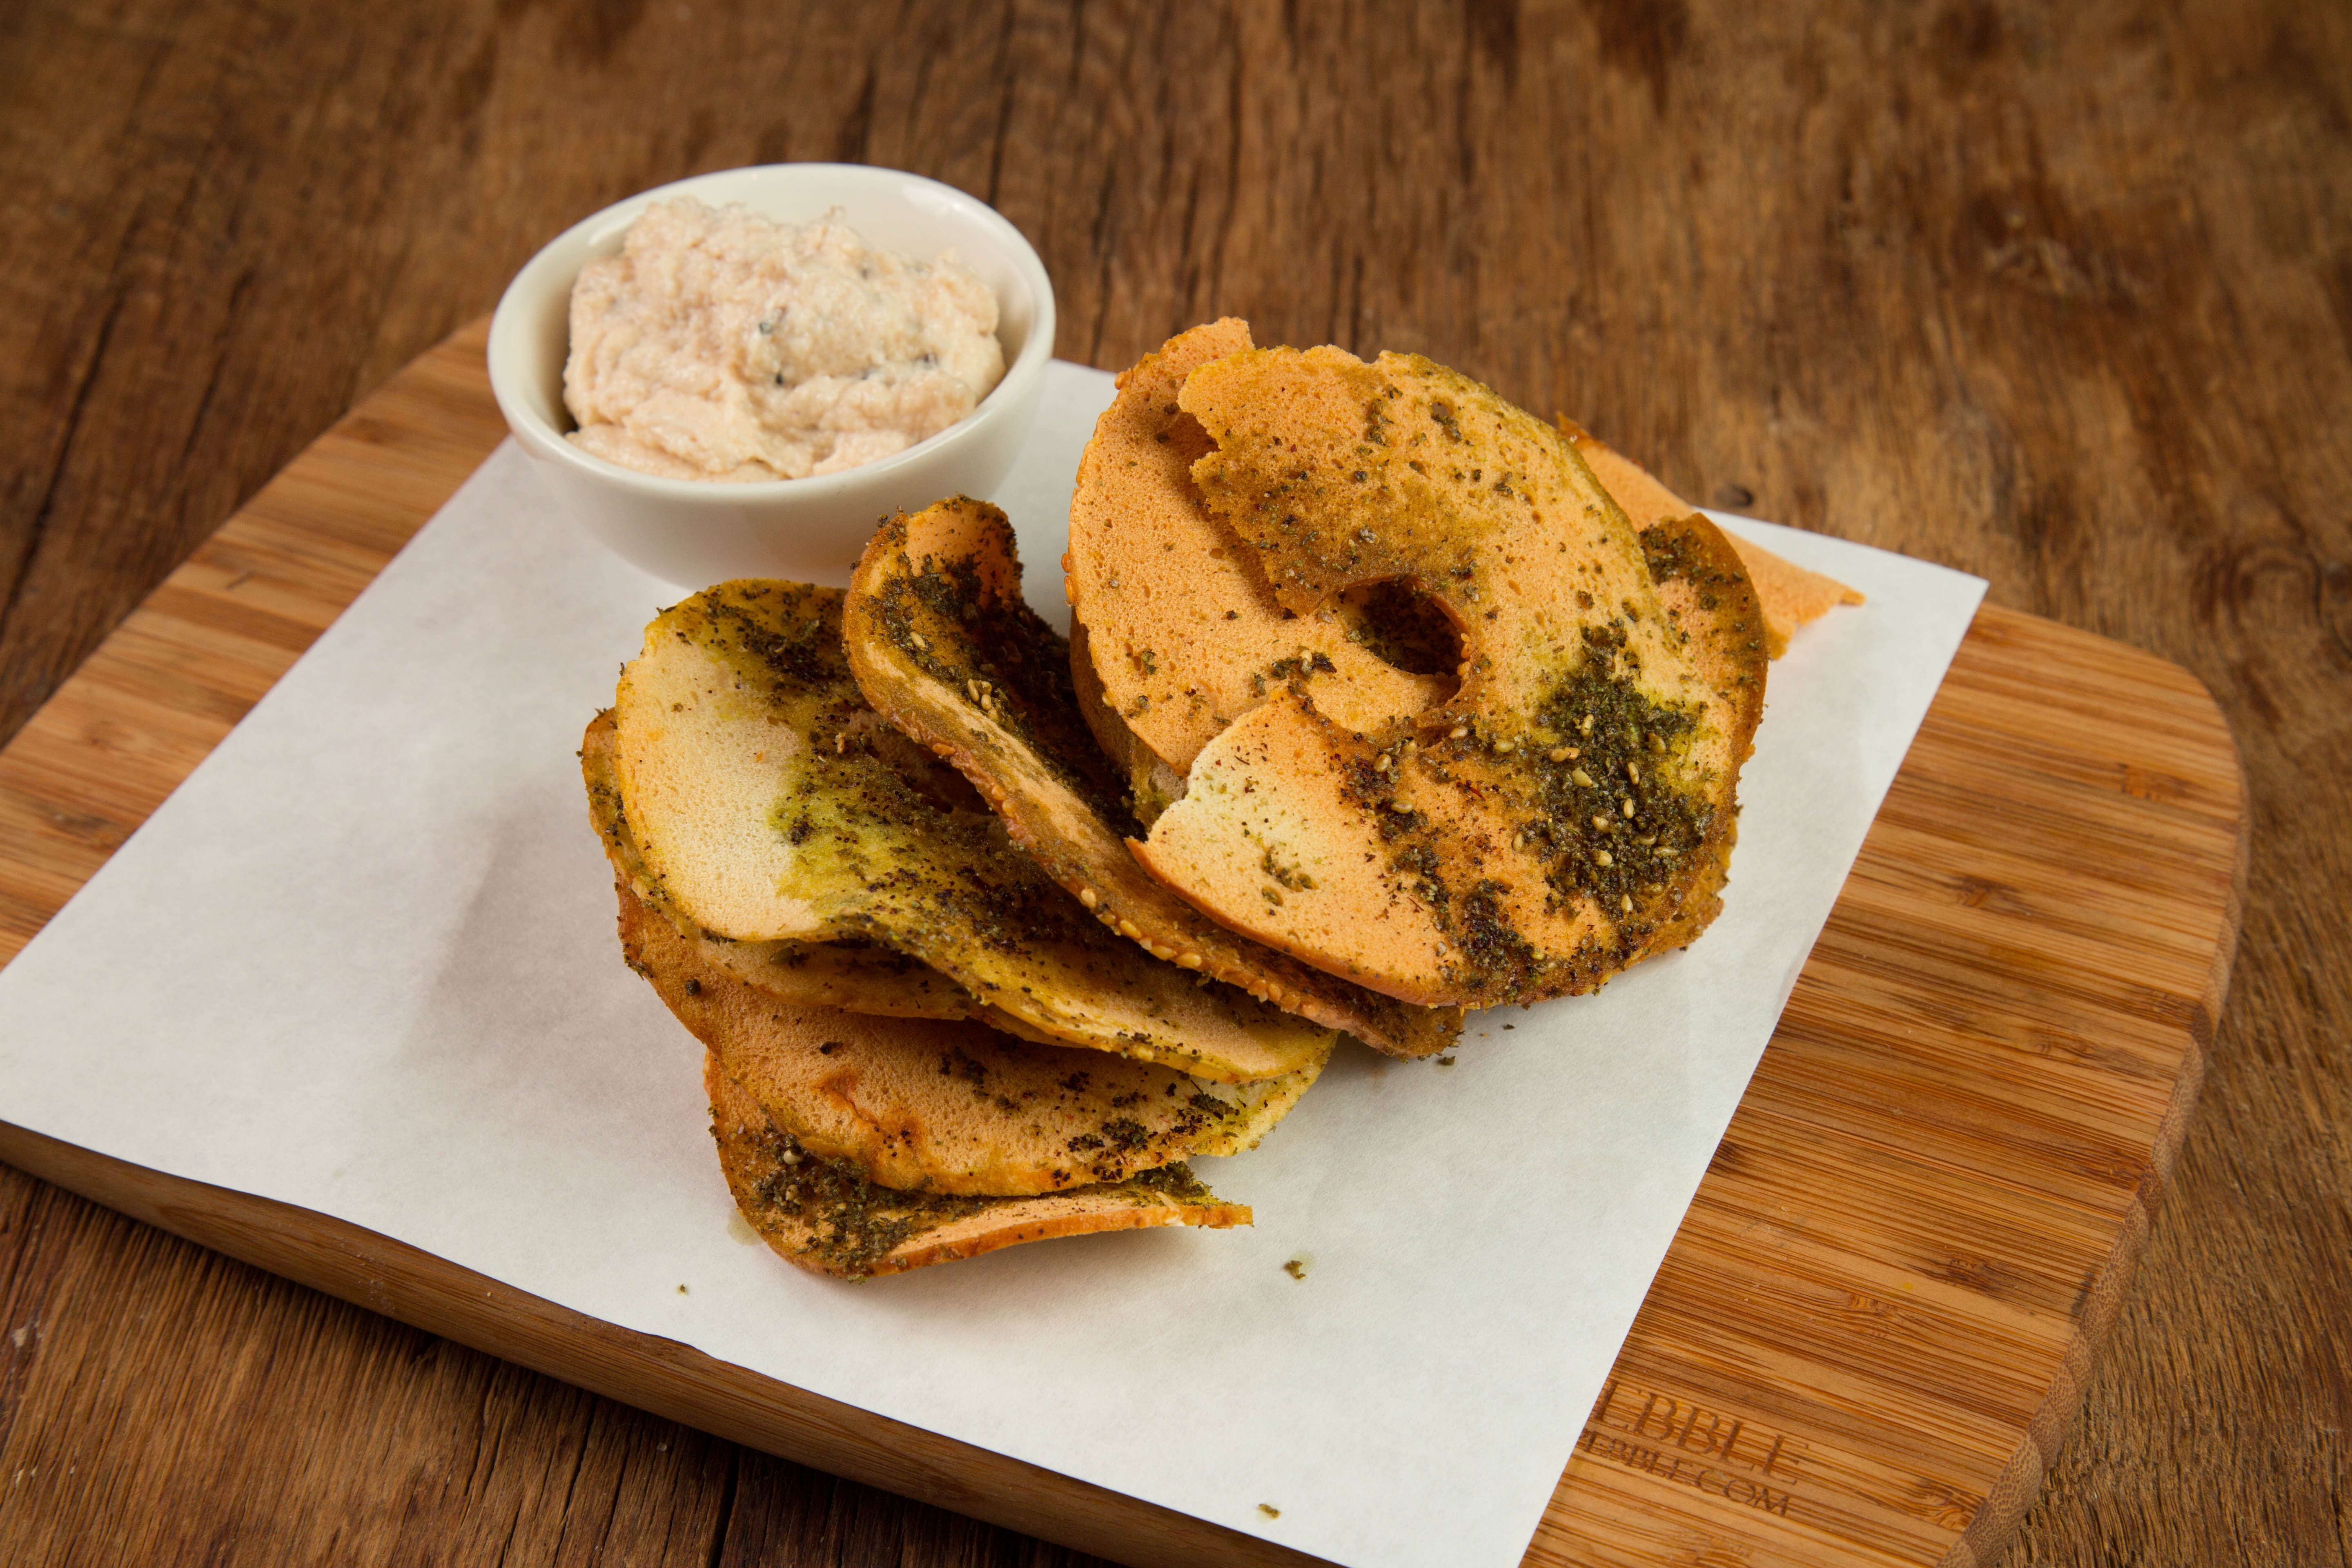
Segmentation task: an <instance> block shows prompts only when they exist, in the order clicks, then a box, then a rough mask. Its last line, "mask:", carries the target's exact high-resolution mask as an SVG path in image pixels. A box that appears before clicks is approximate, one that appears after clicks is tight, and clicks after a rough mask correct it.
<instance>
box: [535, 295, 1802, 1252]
mask: <svg viewBox="0 0 2352 1568" xmlns="http://www.w3.org/2000/svg"><path fill="white" fill-rule="evenodd" d="M1203 372H1206V374H1202V373H1203ZM1120 388H1121V390H1120V394H1119V396H1118V401H1117V402H1116V403H1115V404H1114V405H1113V407H1112V408H1111V409H1110V410H1109V411H1108V413H1106V414H1105V415H1104V416H1103V418H1102V420H1101V422H1100V424H1099V425H1098V426H1097V433H1096V436H1095V438H1094V440H1093V442H1092V443H1090V445H1089V447H1088V448H1087V457H1086V459H1085V463H1084V465H1083V466H1082V468H1081V470H1080V475H1079V483H1078V491H1077V496H1076V500H1075V501H1074V504H1073V512H1072V553H1071V555H1070V556H1069V557H1066V559H1065V562H1064V566H1065V570H1066V574H1067V578H1066V582H1067V585H1068V590H1069V594H1070V597H1071V600H1072V603H1073V605H1074V608H1075V610H1076V629H1075V634H1074V638H1073V640H1072V641H1071V642H1068V643H1066V642H1065V641H1064V640H1063V639H1062V638H1061V637H1059V636H1057V635H1056V634H1055V633H1054V632H1053V631H1052V630H1051V628H1050V627H1048V626H1046V625H1045V623H1044V622H1043V621H1042V620H1041V619H1040V618H1039V617H1038V616H1036V615H1035V614H1034V611H1032V610H1031V609H1030V608H1029V606H1028V605H1026V604H1025V603H1024V600H1023V598H1022V595H1021V590H1020V565H1019V562H1018V559H1017V557H1016V555H1015V552H1014V547H1013V531H1012V529H1011V527H1010V525H1009V523H1008V522H1007V521H1006V519H1005V518H1004V516H1003V513H1002V512H1000V511H998V510H996V509H995V508H993V507H991V506H988V505H986V504H984V503H982V502H977V501H971V500H965V499H962V498H955V499H953V500H946V501H942V502H940V503H939V504H937V505H935V506H932V507H930V508H929V509H927V510H924V511H922V512H920V513H918V514H916V515H913V516H911V517H910V516H900V517H898V518H895V519H891V520H889V521H887V522H886V523H885V524H884V525H883V527H882V529H881V530H880V531H879V532H878V533H877V535H876V538H875V540H874V542H872V544H871V545H869V546H868V548H867V550H866V554H865V558H864V560H863V561H862V562H861V563H860V564H859V567H858V570H857V573H856V577H855V578H854V580H853V582H852V584H851V587H850V589H849V590H848V592H847V593H846V594H844V593H843V592H842V591H840V590H837V589H830V588H822V587H815V586H811V585H808V584H793V583H782V582H763V581H740V582H733V583H726V584H719V585H718V586H716V587H713V588H709V589H707V590H705V591H704V592H702V593H700V594H698V595H694V596H693V597H691V598H689V599H688V600H686V601H684V602H683V603H681V604H679V605H674V606H672V607H671V608H670V609H668V610H667V611H665V612H663V613H662V615H661V616H658V617H657V618H656V620H655V621H654V622H653V623H652V624H651V625H650V626H647V627H646V640H645V647H644V651H643V652H642V653H641V654H640V655H639V656H638V658H635V659H634V660H632V661H631V662H630V663H629V664H628V665H627V666H626V667H625V668H624V669H623V671H622V677H621V681H620V686H619V689H618V691H617V693H616V697H615V700H614V706H613V708H612V709H611V710H608V711H607V712H605V713H602V714H599V715H598V716H597V718H596V720H595V721H594V722H593V723H592V724H591V725H590V726H589V729H588V731H587V734H586V736H585V738H584V742H583V747H582V752H581V763H582V768H583V777H584V780H585V783H586V785H587V791H588V796H589V802H590V811H591V817H592V821H593V825H594V826H595V828H596V831H597V833H598V835H599V837H600V838H601V840H602V841H603V843H604V848H605V851H606V854H607V856H608V858H610V860H611V862H612V866H613V871H614V884H615V888H616V891H617V893H618V897H619V901H620V921H619V924H620V935H621V942H622V948H623V952H624V954H625V958H626V960H627V962H628V963H629V964H630V966H631V967H632V968H633V969H635V970H636V971H637V972H638V973H640V974H642V975H643V976H645V977H646V979H647V980H648V981H649V982H650V983H651V984H653V985H654V987H655V989H656V992H657V994H659V995H660V996H661V998H662V1000H663V1001H664V1003H665V1004H667V1005H668V1007H669V1008H670V1010H671V1012H672V1013H673V1014H674V1015H675V1016H677V1018H678V1020H679V1021H680V1022H681V1023H683V1024H684V1025H685V1026H687V1028H688V1030H690V1031H691V1032H692V1033H693V1034H694V1036H695V1037H697V1038H698V1040H699V1041H700V1042H701V1043H702V1044H703V1046H704V1047H705V1048H706V1065H705V1085H706V1089H707V1090H708V1093H709V1100H710V1103H711V1114H712V1127H713V1134H714V1137H715V1138H716V1140H717V1142H718V1145H719V1163H720V1165H721V1168H722V1171H723V1172H724V1173H725V1176H726V1179H727V1182H728V1184H729V1187H730V1191H731V1192H732V1194H733V1195H734V1197H735V1200H736V1203H737V1205H738V1207H739V1208H740V1210H741V1212H742V1214H743V1215H745V1217H746V1218H747V1219H748V1220H749V1221H750V1222H751V1225H752V1226H753V1227H754V1228H755V1229H756V1230H757V1231H758V1232H759V1233H760V1234H761V1237H763V1238H764V1239H766V1240H767V1241H768V1243H769V1245H770V1246H771V1247H773V1248H774V1249H775V1250H776V1251H777V1252H778V1253H780V1254H781V1255H782V1256H783V1257H785V1258H788V1259H790V1260H791V1261H793V1263H796V1264H798V1265H800V1266H802V1267H803V1268H810V1269H813V1270H815V1271H818V1272H822V1273H825V1274H829V1275H834V1276H837V1277H842V1278H850V1279H859V1278H865V1277H867V1276H871V1275H876V1274H884V1273H893V1272H898V1271H901V1270H904V1269H907V1268H917V1267H920V1266H923V1265H925V1264H929V1263H935V1262H940V1261H946V1260H949V1259H952V1258H968V1257H973V1256H976V1255H978V1254H980V1253H983V1252H987V1251H991V1250H993V1249H994V1248H997V1247H1004V1246H1008V1245H1012V1244H1014V1243H1018V1242H1023V1241H1031V1240H1038V1239H1044V1238H1046V1237H1058V1236H1074V1235H1083V1234H1087V1233H1089V1232H1095V1231H1103V1230H1114V1229H1129V1228H1137V1227H1142V1226H1160V1225H1192V1226H1209V1227H1223V1226H1233V1225H1241V1224H1247V1223H1249V1221H1250V1213H1249V1210H1248V1209H1247V1208H1245V1207H1243V1206H1241V1205H1232V1204H1226V1203H1223V1202H1220V1201H1219V1200H1218V1199H1217V1198H1216V1197H1215V1196H1214V1195H1213V1194H1211V1193H1210V1192H1209V1191H1208V1190H1207V1189H1206V1188H1205V1187H1203V1186H1202V1185H1201V1184H1200V1183H1199V1182H1198V1181H1197V1180H1195V1179H1194V1178H1193V1176H1192V1173H1191V1171H1190V1169H1189V1167H1188V1166H1187V1165H1186V1164H1185V1163H1184V1162H1185V1161H1186V1160H1187V1159H1188V1158H1189V1157H1190V1156H1192V1155H1194V1154H1223V1153H1232V1152H1238V1151H1240V1150H1243V1149H1246V1148H1249V1147H1253V1146H1255V1143H1256V1142H1257V1141H1258V1140H1259V1139H1260V1138H1261V1137H1263V1136H1264V1134H1265V1131H1267V1130H1268V1129H1269V1128H1271V1127H1272V1126H1273V1125H1274V1123H1275V1122H1276V1121H1279V1120H1280V1119H1281V1118H1282V1116H1283V1115H1284V1114H1286V1112H1287V1111H1288V1110H1289V1109H1290V1107H1291V1106H1292V1105H1294V1104H1295V1103H1296V1102H1297V1100H1298V1098H1299V1096H1301V1095H1302V1094H1304V1093H1305V1092H1306V1090H1307V1088H1308V1086H1310V1085H1311V1084H1312V1083H1313V1082H1314V1081H1315V1079H1316V1077H1317V1075H1318V1073H1319V1072H1320V1071H1321V1069H1322V1067H1323V1064H1324V1062H1325V1060H1326V1059H1327V1058H1328V1055H1329V1053H1330V1051H1331V1049H1332V1047H1333V1043H1334V1041H1335V1039H1336V1038H1337V1036H1338V1035H1339V1033H1341V1032H1345V1033H1348V1034H1349V1035H1352V1036H1354V1037H1356V1038H1357V1039H1359V1040H1360V1041H1361V1042H1363V1043H1364V1044H1366V1045H1369V1046H1370V1047H1373V1048H1375V1049H1378V1050H1381V1051H1384V1052H1387V1053H1389V1054H1391V1055H1394V1056H1400V1057H1425V1056H1429V1055H1432V1054H1433V1053H1435V1052H1437V1051H1439V1050H1441V1049H1442V1048H1444V1047H1445V1046H1446V1045H1448V1044H1449V1043H1451V1042H1452V1041H1453V1040H1454V1037H1456V1036H1457V1035H1458V1033H1459V1031H1460V1028H1461V1025H1462V1017H1463V1014H1462V1009H1463V1007H1464V1006H1482V1005H1493V1004H1494V1003H1496V1002H1502V1001H1521V1002H1524V1001H1530V1000H1534V999H1536V998H1538V997H1539V996H1545V995H1553V994H1563V993H1565V992H1570V991H1576V990H1584V989H1590V988H1591V986H1593V985H1597V984H1600V982H1601V980H1602V979H1605V978H1606V976H1607V974H1608V973H1613V972H1614V971H1615V970H1616V969H1617V968H1622V966H1623V965H1624V964H1625V963H1632V962H1635V961H1637V960H1638V959H1640V958H1642V957H1644V956H1647V955H1648V954H1649V953H1651V952H1656V951H1660V950H1661V949H1662V948H1663V947H1664V946H1666V945H1668V944H1671V943H1677V942H1687V941H1688V940H1690V938H1691V937H1692V936H1695V935H1696V934H1697V931H1699V930H1700V929H1701V928H1702V927H1703V926H1704V924H1705V923H1706V920H1707V919H1708V918H1710V917H1711V915H1712V913H1713V911H1714V909H1715V907H1716V898H1715V895H1716V891H1717V889H1719V888H1720V886H1721V885H1722V880H1723V877H1724V874H1725V866H1726V862H1727V858H1728V855H1729V850H1730V843H1731V825H1732V821H1733V815H1734V809H1735V808H1734V805H1733V800H1732V790H1733V787H1734V785H1735V784H1736V780H1737V774H1738V763H1739V762H1740V761H1741V760H1742V759H1744V757H1745V755H1746V753H1747V746H1748V736H1749V735H1750V734H1752V732H1753V730H1754V726H1755V721H1756V715H1757V713H1758V712H1759V710H1760V706H1761V701H1762V689H1763V659H1764V643H1765V640H1766V636H1767V632H1766V629H1765V624H1766V620H1767V618H1768V617H1767V615H1766V612H1765V611H1764V610H1763V609H1762V608H1759V601H1758V598H1757V595H1756V593H1755V591H1754V589H1753V588H1752V587H1751V585H1750V583H1749V578H1748V573H1747V571H1746V570H1745V568H1744V567H1743V564H1742V562H1741V559H1740V557H1739V555H1738V554H1737V553H1735V552H1734V551H1733V549H1732V548H1731V546H1729V545H1728V544H1727V542H1725V540H1724V538H1723V536H1721V535H1720V534H1717V533H1716V532H1715V531H1714V530H1713V529H1712V527H1711V526H1709V525H1707V524H1706V521H1705V520H1704V519H1702V518H1698V517H1696V515H1695V514H1691V513H1690V512H1689V510H1688V509H1687V508H1682V507H1680V506H1679V503H1677V502H1675V500H1674V498H1673V497H1672V496H1671V494H1670V493H1669V492H1666V491H1664V489H1663V488H1661V487H1657V486H1656V484H1655V481H1654V480H1650V479H1648V476H1646V475H1643V474H1642V473H1641V471H1640V470H1639V469H1638V468H1633V466H1632V465H1631V464H1627V463H1625V462H1624V460H1623V459H1622V458H1616V456H1615V454H1613V453H1610V452H1608V451H1607V449H1606V448H1605V447H1600V445H1599V444H1598V443H1597V442H1594V441H1592V440H1591V437H1587V436H1585V435H1584V434H1583V433H1582V432H1581V431H1578V430H1576V429H1575V427H1574V426H1561V427H1560V428H1559V429H1555V428H1553V427H1551V426H1542V425H1539V424H1538V423H1537V422H1535V421H1534V420H1532V419H1531V418H1529V417H1528V416H1526V415H1524V414H1521V413H1520V412H1519V411H1518V410H1517V409H1513V408H1511V407H1509V405H1507V404H1504V403H1503V402H1502V400H1501V399H1499V398H1497V397H1496V396H1495V395H1493V394H1492V393H1489V392H1486V390H1485V389H1484V388H1481V387H1477V386H1476V385H1475V384H1473V383H1469V382H1467V381H1466V380H1465V379H1463V378H1461V377H1459V376H1456V375H1454V373H1452V372H1447V371H1443V370H1442V369H1440V368H1439V367H1436V366H1433V365H1430V364H1428V363H1427V362H1425V361H1417V360H1415V361H1402V360H1398V359H1397V358H1396V356H1385V355H1384V356H1382V359H1381V361H1380V362H1379V363H1377V364H1376V365H1371V366H1366V365H1363V364H1361V363H1360V362H1357V361H1355V360H1353V359H1352V358H1351V357H1350V356H1347V355H1344V354H1341V353H1339V351H1337V350H1315V351H1309V352H1308V353H1307V354H1304V355H1300V354H1297V353H1294V352H1293V351H1276V352H1274V353H1271V354H1266V353H1259V352H1258V351H1255V350H1253V349H1252V348H1251V346H1250V344H1249V342H1248V335H1247V329H1246V327H1245V326H1244V325H1243V324H1242V323H1239V322H1235V321H1221V322H1217V323H1214V324H1213V325H1211V326H1208V327H1203V328H1198V329H1195V330H1194V331H1192V332H1191V333H1187V334H1185V335H1184V336H1182V337H1180V338H1178V339H1175V340H1172V341H1171V343H1170V344H1169V345H1168V347H1167V348H1166V349H1165V350H1163V351H1162V352H1161V353H1160V354H1157V355H1153V356H1150V357H1148V358H1147V359H1146V360H1145V361H1144V363H1142V364H1140V365H1139V366H1137V367H1136V368H1135V369H1134V370H1132V371H1129V373H1128V374H1126V375H1125V376H1122V377H1121V378H1120ZM1195 409H1197V410H1198V412H1194V411H1193V410H1195ZM1212 431H1214V432H1215V433H1216V434H1215V435H1214V436H1212V435H1211V434H1210V433H1211V432H1212ZM1432 432H1435V434H1436V436H1437V437H1440V438H1442V439H1438V440H1433V438H1432ZM1456 448H1459V449H1456ZM1580 449H1582V450H1584V451H1586V452H1589V453H1591V454H1594V455H1595V456H1596V457H1598V458H1600V459H1601V460H1602V461H1604V462H1606V461H1613V462H1614V463H1616V464H1619V465H1621V466H1622V468H1623V469H1624V470H1625V475H1624V476H1622V477H1621V481H1620V488H1624V489H1629V490H1635V489H1638V486H1637V485H1635V483H1634V480H1635V479H1639V480H1641V481H1645V482H1646V483H1647V484H1648V485H1649V486H1650V487H1651V489H1649V490H1641V491H1639V498H1638V505H1639V507H1640V508H1642V509H1643V510H1642V511H1641V515H1642V516H1643V519H1644V522H1643V527H1642V528H1640V529H1638V530H1637V529H1636V528H1635V527H1634V526H1633V522H1632V521H1631V520H1630V519H1629V517H1628V515H1627V509H1626V508H1624V507H1621V506H1620V505H1619V503H1618V502H1617V501H1615V500H1612V495H1611V492H1610V491H1609V490H1607V489H1603V488H1602V487H1601V484H1600V482H1599V481H1597V480H1596V479H1594V478H1593V469H1592V468H1591V467H1589V466H1588V465H1587V463H1586V461H1585V460H1584V458H1580V456H1579V455H1578V453H1579V450H1580ZM1335 463H1336V465H1337V467H1336V468H1335V466H1334V465H1335ZM1376 471H1377V478H1376V477H1375V475H1376ZM1433 471H1434V472H1435V473H1436V474H1437V476H1438V478H1437V479H1433V480H1432V479H1430V476H1431V474H1432V472H1433ZM1473 476H1475V477H1473ZM1423 480H1428V481H1429V482H1427V483H1422V482H1421V481H1423ZM1416 485H1418V488H1416ZM1523 497H1524V498H1527V500H1528V507H1527V508H1516V509H1515V508H1514V507H1513V506H1512V505H1511V504H1509V503H1511V502H1515V501H1517V500H1520V499H1521V498H1523ZM1529 508H1532V509H1533V510H1536V512H1537V513H1538V515H1537V516H1536V517H1535V518H1534V519H1533V520H1532V521H1530V519H1529V518H1528V517H1527V516H1526V515H1524V512H1525V511H1526V510H1528V509H1529ZM1775 564H1780V563H1775ZM1785 569H1786V570H1787V571H1790V572H1794V571H1795V569H1794V568H1785ZM1798 575H1799V576H1800V577H1806V576H1810V574H1798ZM1823 584H1826V587H1824V586H1823ZM1801 586H1803V587H1804V589H1805V591H1806V592H1807V593H1808V594H1810V595H1811V598H1810V599H1808V600H1807V601H1806V604H1807V605H1811V604H1813V602H1814V601H1816V600H1819V599H1820V598H1821V597H1822V595H1824V594H1832V591H1836V590H1837V585H1836V584H1828V583H1827V580H1826V579H1813V580H1812V582H1811V583H1810V584H1801ZM1832 597H1833V594H1832ZM1822 608H1826V605H1819V606H1818V607H1815V608H1812V609H1811V611H1810V613H1811V614H1818V613H1820V609H1822ZM1789 614H1790V615H1792V616H1794V618H1796V619H1802V618H1809V616H1808V614H1807V612H1806V611H1805V609H1804V608H1802V607H1800V608H1799V609H1798V610H1796V611H1792V612H1789ZM1785 618H1787V617H1786V616H1784V619H1785ZM1780 636H1782V637H1785V631H1781V632H1780ZM1579 763H1581V764H1582V765H1581V766H1579V765H1577V764H1579ZM1596 770H1599V772H1596ZM1645 770H1646V777H1645V776H1644V774H1645ZM1601 772H1605V773H1607V775H1608V776H1607V778H1606V780H1605V782H1601V780H1600V773H1601ZM1621 778H1622V782H1621ZM1579 780H1582V781H1584V782H1582V783H1580V782H1578V781H1579ZM1588 797H1589V798H1588ZM1588 808H1590V809H1588ZM1563 812H1569V813H1572V814H1574V815H1575V816H1578V817H1580V818H1582V819H1589V826H1587V827H1585V828H1582V829H1575V830H1572V831H1568V832H1562V831H1561V830H1560V828H1559V819H1560V818H1561V815H1562V813H1563ZM1547 833H1548V834H1549V837H1545V835H1546V834H1547ZM1531 845H1532V846H1533V847H1530V846H1531ZM1612 851H1613V853H1612Z"/></svg>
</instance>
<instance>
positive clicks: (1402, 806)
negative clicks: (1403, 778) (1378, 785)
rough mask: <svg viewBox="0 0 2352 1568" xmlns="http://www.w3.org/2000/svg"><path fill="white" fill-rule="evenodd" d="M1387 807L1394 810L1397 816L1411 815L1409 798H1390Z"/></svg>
mask: <svg viewBox="0 0 2352 1568" xmlns="http://www.w3.org/2000/svg"><path fill="white" fill-rule="evenodd" d="M1389 809H1390V810H1391V811H1393V812H1395V813H1396V814H1397V815H1398V816H1412V802H1411V801H1409V800H1402V799H1392V800H1391V801H1390V802H1389Z"/></svg>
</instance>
